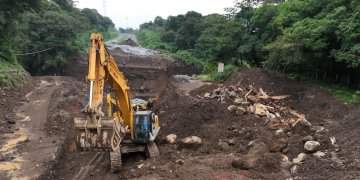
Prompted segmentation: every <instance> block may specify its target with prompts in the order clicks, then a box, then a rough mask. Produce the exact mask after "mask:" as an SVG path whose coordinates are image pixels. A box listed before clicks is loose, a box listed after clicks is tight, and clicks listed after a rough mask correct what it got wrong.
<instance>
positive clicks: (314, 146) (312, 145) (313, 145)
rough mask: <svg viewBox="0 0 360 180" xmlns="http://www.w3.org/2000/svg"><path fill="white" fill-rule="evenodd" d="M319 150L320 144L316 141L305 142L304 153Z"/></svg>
mask: <svg viewBox="0 0 360 180" xmlns="http://www.w3.org/2000/svg"><path fill="white" fill-rule="evenodd" d="M319 149H320V143H319V142H317V141H306V143H305V145H304V150H305V152H309V153H312V152H315V151H317V150H319Z"/></svg>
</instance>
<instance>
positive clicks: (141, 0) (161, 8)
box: [75, 0, 234, 29]
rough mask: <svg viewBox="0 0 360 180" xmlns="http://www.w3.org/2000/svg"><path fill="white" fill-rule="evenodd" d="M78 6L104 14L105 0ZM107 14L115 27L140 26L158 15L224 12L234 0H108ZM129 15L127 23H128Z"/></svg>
mask: <svg viewBox="0 0 360 180" xmlns="http://www.w3.org/2000/svg"><path fill="white" fill-rule="evenodd" d="M75 1H78V2H77V3H76V7H77V8H80V9H82V8H90V9H97V10H98V12H99V13H100V14H101V15H103V14H104V8H103V7H104V3H103V0H75ZM105 2H106V4H105V5H106V14H107V16H108V17H109V18H110V19H111V20H112V21H113V22H114V24H115V28H119V27H122V28H124V29H125V28H126V27H132V28H134V29H135V28H139V25H140V24H142V23H144V22H149V21H154V19H155V17H156V16H161V17H162V18H164V19H166V18H167V17H168V16H169V15H173V16H176V15H178V14H185V13H186V12H188V11H191V10H193V11H196V12H199V13H201V14H202V15H203V16H204V15H208V14H212V13H219V14H224V13H225V12H224V8H225V7H233V5H234V3H233V2H234V0H177V1H175V0H128V1H123V0H106V1H105ZM126 17H127V24H126Z"/></svg>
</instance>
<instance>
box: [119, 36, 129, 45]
mask: <svg viewBox="0 0 360 180" xmlns="http://www.w3.org/2000/svg"><path fill="white" fill-rule="evenodd" d="M126 37H127V35H123V37H122V38H121V39H119V41H118V42H117V43H118V44H121V43H122V42H123V41H124V40H125V39H126Z"/></svg>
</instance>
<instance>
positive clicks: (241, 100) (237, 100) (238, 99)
mask: <svg viewBox="0 0 360 180" xmlns="http://www.w3.org/2000/svg"><path fill="white" fill-rule="evenodd" d="M242 102H243V99H241V98H236V99H235V100H234V103H235V104H241V103H242Z"/></svg>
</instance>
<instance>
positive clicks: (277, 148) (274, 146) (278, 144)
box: [269, 139, 288, 152]
mask: <svg viewBox="0 0 360 180" xmlns="http://www.w3.org/2000/svg"><path fill="white" fill-rule="evenodd" d="M287 145H288V143H287V141H286V140H285V139H277V140H273V141H271V144H270V148H269V150H270V151H271V152H281V151H282V150H283V149H285V148H286V147H287Z"/></svg>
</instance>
